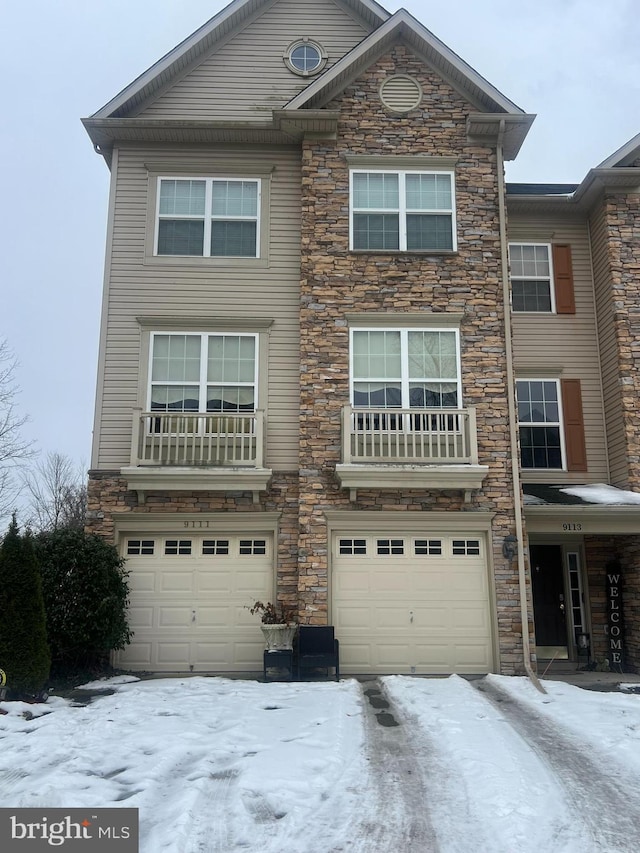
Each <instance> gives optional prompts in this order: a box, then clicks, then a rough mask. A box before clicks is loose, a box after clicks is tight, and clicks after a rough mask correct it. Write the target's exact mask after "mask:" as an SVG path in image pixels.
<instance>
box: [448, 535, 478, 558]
mask: <svg viewBox="0 0 640 853" xmlns="http://www.w3.org/2000/svg"><path fill="white" fill-rule="evenodd" d="M453 553H454V556H462V557H477V556H479V555H480V541H479V540H478V539H454V540H453Z"/></svg>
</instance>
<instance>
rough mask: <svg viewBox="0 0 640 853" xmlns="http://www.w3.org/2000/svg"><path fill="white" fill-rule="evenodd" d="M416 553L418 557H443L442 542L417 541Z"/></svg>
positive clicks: (415, 545)
mask: <svg viewBox="0 0 640 853" xmlns="http://www.w3.org/2000/svg"><path fill="white" fill-rule="evenodd" d="M414 553H415V555H416V557H423V556H430V557H439V556H441V555H442V540H441V539H416V541H415V543H414Z"/></svg>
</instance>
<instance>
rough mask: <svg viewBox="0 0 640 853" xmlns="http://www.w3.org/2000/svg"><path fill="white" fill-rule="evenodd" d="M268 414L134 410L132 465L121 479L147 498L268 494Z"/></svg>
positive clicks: (269, 476) (269, 474)
mask: <svg viewBox="0 0 640 853" xmlns="http://www.w3.org/2000/svg"><path fill="white" fill-rule="evenodd" d="M264 420H265V419H264V412H262V411H256V412H251V413H246V414H224V413H211V412H193V413H192V412H143V411H142V410H141V409H134V412H133V430H132V440H131V460H130V464H129V466H128V467H126V468H122V469H121V473H122V475H123V476H124V477H126V478H127V481H128V486H129V488H131V489H134V490H135V491H137V492H138V497H139V499H141V500H142V501H144V495H145V493H146V492H147V491H150V490H154V491H157V490H162V491H165V490H167V491H195V490H197V491H230V490H232V491H251V492H253V497H254V501H257V499H258V498H257V496H258V492H260V491H262V490H264V489H266V488H267V486H268V484H269V481H270V479H271V474H272V472H271V470H270V469H268V468H265V467H264Z"/></svg>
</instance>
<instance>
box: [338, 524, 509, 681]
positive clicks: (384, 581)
mask: <svg viewBox="0 0 640 853" xmlns="http://www.w3.org/2000/svg"><path fill="white" fill-rule="evenodd" d="M338 539H339V542H338V547H336V548H335V549H334V552H333V553H334V555H335V556H334V563H333V574H332V594H333V609H332V621H333V622H334V625H335V626H336V631H337V634H338V638H339V640H340V655H341V661H342V667H341V668H342V670H343V671H344V672H345V673H358V672H388V673H389V672H415V673H421V674H428V673H433V674H443V675H444V674H448V673H451V672H460V673H476V672H478V673H479V672H487V671H489V670H490V669H491V668H492V663H491V661H492V648H493V646H492V639H491V633H492V623H491V617H490V600H489V583H488V569H487V566H486V562H485V557H484V546H483V541H482V538H479V537H478V536H477V534H476V535H471V536H465V535H464V534H457V535H453V534H447V535H438V534H435V535H426V536H425V534H406V533H405V534H401V535H397V534H396V535H393V534H392V533H387V532H386V531H383V532H381V533H379V534H375V535H372V534H363V533H359V532H358V531H355V532H353V533H349V534H344V535H341V536H339V537H338ZM350 542H355V543H357V546H358V553H357V554H356V553H354V552H355V545H354V546H353V547H351V546H350V545H349V543H350ZM388 542H391V543H392V545H393V548H392V549H390V548H389V546H388ZM387 550H393V553H387ZM367 650H368V651H367Z"/></svg>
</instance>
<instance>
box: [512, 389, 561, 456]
mask: <svg viewBox="0 0 640 853" xmlns="http://www.w3.org/2000/svg"><path fill="white" fill-rule="evenodd" d="M516 389H517V397H518V421H519V431H520V457H521V464H522V467H523V468H560V469H562V468H563V467H564V462H563V434H562V428H561V424H562V412H561V410H560V393H559V382H558V381H557V380H555V379H527V380H518V381H517V383H516Z"/></svg>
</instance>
